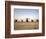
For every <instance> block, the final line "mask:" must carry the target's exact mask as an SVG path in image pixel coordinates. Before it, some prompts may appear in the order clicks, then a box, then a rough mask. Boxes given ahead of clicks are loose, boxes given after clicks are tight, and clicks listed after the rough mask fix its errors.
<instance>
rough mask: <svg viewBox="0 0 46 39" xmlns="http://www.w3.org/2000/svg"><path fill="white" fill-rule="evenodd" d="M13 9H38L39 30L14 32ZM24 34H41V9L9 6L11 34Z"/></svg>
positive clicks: (38, 7) (37, 7)
mask: <svg viewBox="0 0 46 39" xmlns="http://www.w3.org/2000/svg"><path fill="white" fill-rule="evenodd" d="M14 8H21V9H22V8H23V9H39V29H37V30H36V29H34V30H33V29H32V30H14ZM26 33H42V7H40V6H20V5H11V34H26Z"/></svg>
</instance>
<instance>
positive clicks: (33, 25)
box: [14, 22, 38, 30]
mask: <svg viewBox="0 0 46 39" xmlns="http://www.w3.org/2000/svg"><path fill="white" fill-rule="evenodd" d="M14 29H15V30H28V29H29V30H30V29H38V22H16V23H14Z"/></svg>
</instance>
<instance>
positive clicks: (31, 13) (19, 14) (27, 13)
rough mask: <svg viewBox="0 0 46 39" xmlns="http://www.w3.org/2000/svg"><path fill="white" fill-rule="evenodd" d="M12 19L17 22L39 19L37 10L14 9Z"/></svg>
mask: <svg viewBox="0 0 46 39" xmlns="http://www.w3.org/2000/svg"><path fill="white" fill-rule="evenodd" d="M14 18H15V19H17V20H21V19H23V20H25V19H26V18H29V19H33V20H34V19H38V18H39V10H38V9H19V8H15V9H14Z"/></svg>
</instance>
